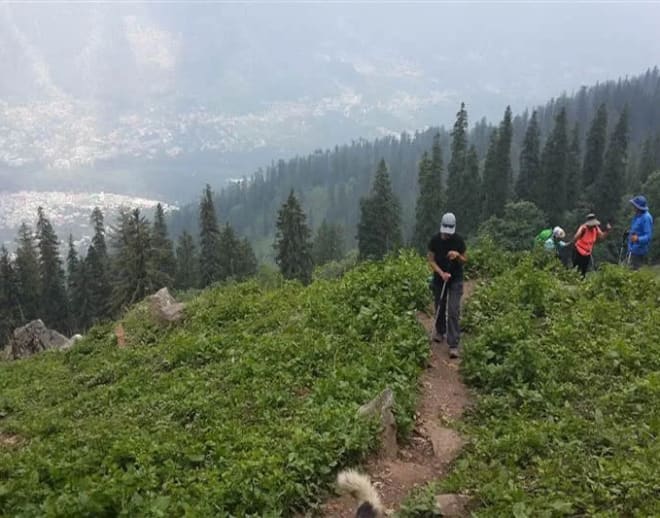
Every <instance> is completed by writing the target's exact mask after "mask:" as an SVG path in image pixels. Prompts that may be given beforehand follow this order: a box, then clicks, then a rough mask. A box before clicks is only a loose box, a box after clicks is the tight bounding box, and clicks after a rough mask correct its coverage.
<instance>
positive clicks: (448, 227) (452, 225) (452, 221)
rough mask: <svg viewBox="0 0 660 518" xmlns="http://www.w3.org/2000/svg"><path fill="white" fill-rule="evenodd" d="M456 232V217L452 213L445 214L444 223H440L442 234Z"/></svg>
mask: <svg viewBox="0 0 660 518" xmlns="http://www.w3.org/2000/svg"><path fill="white" fill-rule="evenodd" d="M454 232H456V216H454V214H453V213H452V212H447V213H446V214H443V216H442V221H441V222H440V233H442V234H453V233H454Z"/></svg>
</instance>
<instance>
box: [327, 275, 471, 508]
mask: <svg viewBox="0 0 660 518" xmlns="http://www.w3.org/2000/svg"><path fill="white" fill-rule="evenodd" d="M473 289H474V283H473V282H469V281H468V282H466V283H465V289H464V294H463V301H465V300H466V299H467V297H469V296H470V294H471V293H472V291H473ZM418 318H419V320H420V322H421V323H422V324H423V325H424V327H425V328H426V330H427V331H428V332H429V336H430V330H431V327H432V325H433V321H432V316H429V315H427V314H424V313H420V314H419V315H418ZM459 362H460V360H450V359H449V355H448V349H447V344H446V343H442V344H437V343H433V342H432V345H431V358H430V365H429V367H428V368H427V369H426V371H425V372H424V374H423V375H422V379H421V397H420V402H419V406H418V408H417V416H416V424H415V429H414V431H413V433H412V436H411V440H410V444H407V445H405V446H403V447H401V448H400V449H399V453H398V456H397V458H396V459H395V460H386V459H383V458H372V459H370V460H369V461H368V462H366V463H365V465H364V466H363V468H364V470H365V471H366V472H367V473H368V474H369V475H370V476H371V480H372V481H373V483H374V486H375V487H376V489H377V490H378V492H379V493H380V495H381V498H382V500H383V504H384V505H385V508H386V509H387V510H388V512H392V511H396V510H397V509H398V508H399V506H400V504H401V502H402V501H403V500H404V499H405V497H406V496H407V495H408V494H409V493H410V491H411V490H413V489H414V488H415V487H417V486H422V485H424V484H426V483H427V482H430V481H433V480H437V479H439V478H441V477H442V476H444V475H445V474H446V473H447V468H448V467H449V465H450V464H451V462H452V461H453V460H454V459H455V458H456V457H457V455H458V453H459V452H460V450H461V448H462V446H463V440H462V438H461V437H460V436H459V435H458V433H457V432H456V431H455V430H454V429H453V428H451V423H452V422H453V421H455V420H456V419H459V418H460V417H461V416H462V415H463V411H464V410H465V408H466V407H467V405H468V402H469V398H468V391H467V388H466V387H465V385H464V384H463V382H462V381H461V378H460V375H459V373H458V366H459ZM355 510H356V504H355V500H353V499H352V498H351V497H349V496H344V497H336V498H333V499H331V500H329V501H328V502H326V503H325V504H324V506H323V508H322V515H323V516H326V517H328V518H329V517H336V518H354V517H355Z"/></svg>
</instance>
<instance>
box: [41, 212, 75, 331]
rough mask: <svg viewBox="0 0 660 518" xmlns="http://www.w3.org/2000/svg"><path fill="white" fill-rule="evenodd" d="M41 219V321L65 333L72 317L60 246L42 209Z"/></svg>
mask: <svg viewBox="0 0 660 518" xmlns="http://www.w3.org/2000/svg"><path fill="white" fill-rule="evenodd" d="M37 215H38V220H37V242H38V249H39V283H40V287H41V313H40V314H41V319H42V320H43V321H44V323H45V324H46V325H47V326H49V327H52V328H54V329H57V330H59V331H65V330H66V327H67V323H68V313H67V297H66V288H65V280H64V270H63V268H62V259H61V258H60V248H59V245H60V243H59V240H58V239H57V235H56V234H55V230H54V229H53V226H52V225H51V223H50V221H49V219H48V218H47V217H46V215H45V213H44V210H43V208H42V207H39V208H38V209H37Z"/></svg>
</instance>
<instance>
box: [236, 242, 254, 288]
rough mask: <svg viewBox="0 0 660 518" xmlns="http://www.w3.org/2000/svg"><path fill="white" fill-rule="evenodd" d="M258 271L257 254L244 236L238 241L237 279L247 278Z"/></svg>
mask: <svg viewBox="0 0 660 518" xmlns="http://www.w3.org/2000/svg"><path fill="white" fill-rule="evenodd" d="M256 273H257V256H256V255H255V254H254V250H253V249H252V245H250V242H249V241H248V240H247V239H246V238H243V239H241V240H240V241H239V243H238V269H237V271H236V278H237V279H241V280H242V279H247V278H248V277H251V276H253V275H256Z"/></svg>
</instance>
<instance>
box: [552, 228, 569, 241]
mask: <svg viewBox="0 0 660 518" xmlns="http://www.w3.org/2000/svg"><path fill="white" fill-rule="evenodd" d="M552 235H553V236H554V237H556V238H557V239H564V238H565V237H566V232H564V229H563V228H561V227H555V228H554V229H552Z"/></svg>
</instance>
